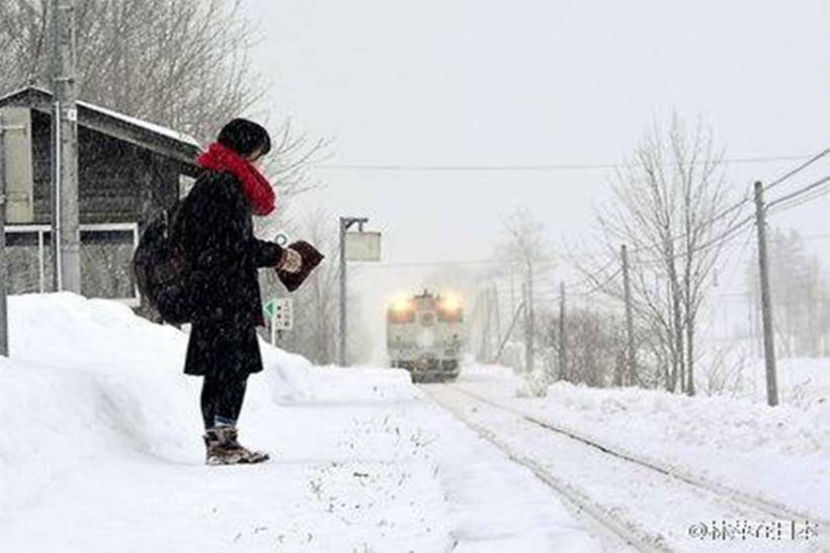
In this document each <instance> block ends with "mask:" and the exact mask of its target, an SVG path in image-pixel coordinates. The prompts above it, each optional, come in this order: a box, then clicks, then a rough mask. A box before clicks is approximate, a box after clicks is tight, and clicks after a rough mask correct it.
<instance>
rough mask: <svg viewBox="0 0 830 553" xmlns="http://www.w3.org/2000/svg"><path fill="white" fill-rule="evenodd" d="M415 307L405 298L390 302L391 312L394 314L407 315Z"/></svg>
mask: <svg viewBox="0 0 830 553" xmlns="http://www.w3.org/2000/svg"><path fill="white" fill-rule="evenodd" d="M414 307H415V306H413V305H412V302H411V301H409V300H408V299H406V298H400V299H397V300H395V301H394V302H392V311H394V312H395V313H407V312H409V311H412V310H413V309H414Z"/></svg>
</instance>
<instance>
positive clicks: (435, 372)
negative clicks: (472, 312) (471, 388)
mask: <svg viewBox="0 0 830 553" xmlns="http://www.w3.org/2000/svg"><path fill="white" fill-rule="evenodd" d="M463 326H464V309H463V306H462V303H461V298H460V296H458V295H456V294H452V293H446V294H443V295H433V294H431V293H430V292H428V291H426V290H425V291H424V292H423V293H422V294H420V295H415V296H412V297H406V298H400V299H397V300H395V301H393V302H392V303H391V304H390V305H389V309H388V310H387V315H386V349H387V352H388V354H389V359H390V362H391V365H392V367H398V368H402V369H406V370H407V371H409V373H410V374H411V375H412V381H413V382H428V381H444V380H453V379H455V378H456V377H457V376H458V372H459V370H460V359H461V347H462V344H463V336H464V334H463Z"/></svg>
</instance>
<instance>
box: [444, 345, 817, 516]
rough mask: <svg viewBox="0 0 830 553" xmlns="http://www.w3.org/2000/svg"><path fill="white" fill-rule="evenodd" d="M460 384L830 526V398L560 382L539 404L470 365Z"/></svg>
mask: <svg viewBox="0 0 830 553" xmlns="http://www.w3.org/2000/svg"><path fill="white" fill-rule="evenodd" d="M824 363H825V366H824V368H823V369H822V368H821V364H822V363H821V362H815V361H814V362H812V363H805V362H803V361H802V362H801V365H802V366H801V367H798V366H797V365H798V364H797V363H793V362H790V363H784V364H783V366H784V367H785V371H786V370H787V369H789V371H788V372H789V374H791V375H792V374H793V373H794V372H795V371H796V370H799V369H801V370H800V372H801V373H802V374H801V376H803V377H804V378H809V379H813V380H816V379H827V378H828V376H830V375H828V374H827V373H830V366H828V365H830V364H828V363H827V362H826V361H825V362H824ZM808 373H809V374H808ZM790 379H791V380H792V381H799V379H798V378H796V377H795V376H791V377H790ZM458 385H459V386H460V387H462V388H463V389H466V390H469V391H472V392H475V393H478V394H480V395H482V396H485V397H489V398H492V399H495V400H497V401H499V402H501V403H504V404H506V405H510V406H511V407H513V408H515V409H517V410H519V411H521V412H523V413H526V414H530V415H532V416H534V417H537V418H539V419H542V420H545V421H549V422H551V423H554V424H556V425H557V426H559V427H562V428H566V429H570V430H573V431H575V432H577V433H578V434H580V435H583V436H586V437H590V438H593V439H596V440H598V441H599V442H601V443H603V444H608V445H612V446H615V447H618V448H621V449H623V450H625V451H628V452H632V453H634V454H636V455H637V456H639V457H644V458H647V459H654V460H657V461H659V462H661V463H663V464H668V465H670V466H674V467H678V468H679V469H681V470H682V471H684V472H685V473H690V474H694V475H698V476H702V477H705V478H706V479H708V480H711V481H714V482H717V483H720V484H722V485H724V486H727V487H730V488H732V489H737V490H740V491H743V492H746V493H750V494H753V495H756V496H760V497H764V498H766V499H769V500H771V501H774V502H777V503H781V504H783V505H786V506H788V507H790V508H792V509H794V510H796V511H798V512H803V513H808V514H810V515H811V516H814V517H816V518H821V519H824V520H830V494H828V493H824V492H826V490H828V489H830V399H828V398H827V397H826V396H821V395H819V396H814V397H813V398H812V399H811V400H810V401H802V402H800V403H799V404H798V405H794V404H783V405H779V406H777V407H774V408H772V407H768V406H767V405H765V404H763V403H760V402H755V401H751V400H750V399H748V398H732V397H727V396H713V397H686V396H682V395H679V394H669V393H667V392H663V391H659V390H642V389H638V388H624V389H594V388H587V387H584V386H574V385H571V384H568V383H565V382H558V383H555V384H553V385H552V386H550V387H548V389H547V395H546V397H544V398H532V397H523V395H524V394H522V391H523V389H524V388H526V386H525V384H524V382H523V381H522V380H521V379H519V378H517V377H516V376H515V375H514V374H513V373H512V371H511V370H508V369H504V368H500V367H469V368H467V369H466V371H464V372H462V374H461V377H460V379H459V382H458ZM818 490H823V491H824V492H822V493H817V491H818Z"/></svg>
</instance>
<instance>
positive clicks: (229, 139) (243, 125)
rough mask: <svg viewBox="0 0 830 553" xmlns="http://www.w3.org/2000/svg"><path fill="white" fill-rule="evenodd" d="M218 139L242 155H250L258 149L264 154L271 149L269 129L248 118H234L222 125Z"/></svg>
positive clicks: (220, 142)
mask: <svg viewBox="0 0 830 553" xmlns="http://www.w3.org/2000/svg"><path fill="white" fill-rule="evenodd" d="M216 141H217V142H219V144H222V145H223V146H225V147H227V148H230V149H231V150H233V151H234V152H236V153H237V154H239V155H242V156H249V155H251V154H252V153H254V152H255V151H256V150H257V149H261V150H262V152H261V153H262V154H263V155H264V154H267V153H268V152H269V151H270V150H271V137H270V136H268V131H266V130H265V129H264V128H263V127H262V126H261V125H258V124H256V123H254V122H253V121H248V120H247V119H234V120H233V121H231V122H230V123H228V124H227V125H225V126H224V127H222V130H221V131H219V138H217V139H216Z"/></svg>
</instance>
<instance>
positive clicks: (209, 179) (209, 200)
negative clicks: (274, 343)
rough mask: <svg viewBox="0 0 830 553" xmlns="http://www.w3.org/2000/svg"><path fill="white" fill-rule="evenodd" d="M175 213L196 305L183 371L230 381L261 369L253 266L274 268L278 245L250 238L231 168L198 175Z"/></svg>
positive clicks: (248, 214) (247, 215) (244, 206)
mask: <svg viewBox="0 0 830 553" xmlns="http://www.w3.org/2000/svg"><path fill="white" fill-rule="evenodd" d="M181 218H182V221H183V223H182V227H181V233H182V234H181V241H182V245H183V246H184V250H185V253H186V255H187V257H188V260H189V261H190V265H191V269H192V281H191V285H192V288H191V290H192V296H191V297H192V300H193V302H194V305H195V308H196V309H195V315H194V318H193V323H192V328H191V332H190V341H189V343H188V346H187V358H186V360H185V367H184V372H185V373H186V374H194V375H205V374H210V375H215V376H219V377H223V376H225V377H229V378H233V377H234V376H243V375H247V374H250V373H254V372H259V371H261V370H262V358H261V356H260V352H259V344H258V342H257V339H256V326H257V325H264V324H265V323H264V320H263V317H262V299H261V297H260V289H259V281H258V280H257V268H259V267H274V266H276V265H277V264H278V263H279V260H280V258H281V257H282V248H281V247H280V246H278V245H277V244H274V243H272V242H265V241H263V240H258V239H256V238H255V237H254V235H253V222H252V220H251V212H250V209H249V207H248V201H247V199H246V198H245V196H244V192H243V190H242V185H241V183H240V182H239V180H238V179H237V178H236V177H235V176H233V175H232V174H230V173H216V172H209V171H206V172H205V173H203V174H202V175H201V176H200V177H199V179H197V181H196V183H195V184H194V185H193V188H192V189H191V190H190V193H189V194H188V195H187V198H185V200H184V203H183V205H182V212H181Z"/></svg>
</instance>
